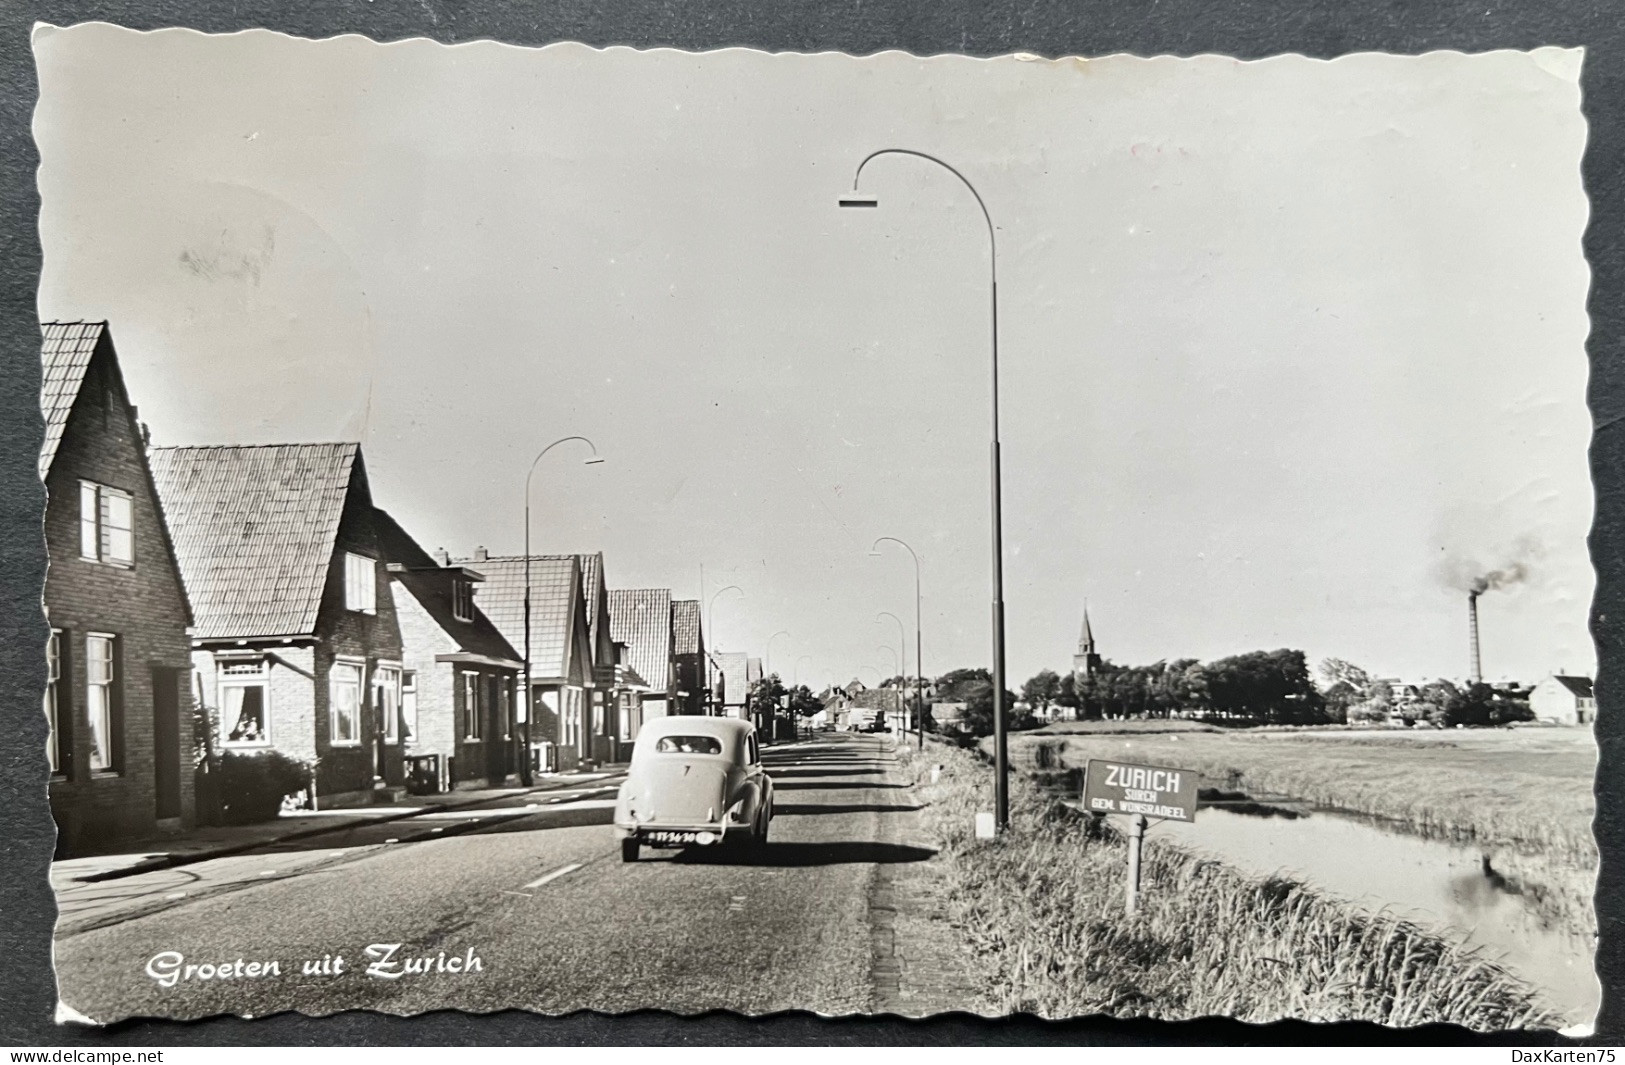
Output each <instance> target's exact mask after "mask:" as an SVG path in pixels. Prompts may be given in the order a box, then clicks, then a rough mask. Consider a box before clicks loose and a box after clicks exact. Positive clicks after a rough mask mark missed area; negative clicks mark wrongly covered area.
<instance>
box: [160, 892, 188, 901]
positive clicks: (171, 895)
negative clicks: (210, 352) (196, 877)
mask: <svg viewBox="0 0 1625 1065" xmlns="http://www.w3.org/2000/svg"><path fill="white" fill-rule="evenodd" d="M185 897H186V892H184V891H171V892H170V893H169V894H167V895H165V896H164V898H166V899H184V898H185Z"/></svg>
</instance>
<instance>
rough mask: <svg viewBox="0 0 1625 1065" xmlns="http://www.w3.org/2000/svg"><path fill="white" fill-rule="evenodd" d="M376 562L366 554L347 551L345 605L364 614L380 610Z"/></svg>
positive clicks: (345, 558) (345, 560)
mask: <svg viewBox="0 0 1625 1065" xmlns="http://www.w3.org/2000/svg"><path fill="white" fill-rule="evenodd" d="M376 569H377V567H376V564H375V563H374V562H373V560H372V559H370V558H368V557H367V556H366V555H357V554H353V553H351V552H345V555H344V607H345V609H346V610H354V611H357V612H358V613H362V614H376V613H377V612H378V575H377V572H376Z"/></svg>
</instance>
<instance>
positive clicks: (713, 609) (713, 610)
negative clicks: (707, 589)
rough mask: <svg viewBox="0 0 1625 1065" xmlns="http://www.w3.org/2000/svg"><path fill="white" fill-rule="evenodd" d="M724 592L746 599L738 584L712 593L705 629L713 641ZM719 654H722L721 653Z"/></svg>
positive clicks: (719, 712) (719, 709) (706, 609)
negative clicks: (718, 605)
mask: <svg viewBox="0 0 1625 1065" xmlns="http://www.w3.org/2000/svg"><path fill="white" fill-rule="evenodd" d="M723 592H738V593H739V596H740V598H744V596H745V590H744V589H743V588H741V587H739V585H737V584H730V585H728V586H726V587H724V588H718V589H717V590H716V591H715V592H714V593H712V595H711V601H710V602H709V603H707V604H706V605H705V627H706V630H707V631H708V632H710V634H711V637H712V639H715V638H716V634H717V629H716V626H715V625H714V624H712V623H713V622H714V621H715V620H716V616H717V599H718V598H720V597H721V595H722V593H723ZM718 653H719V654H720V653H721V652H718ZM723 694H724V695H726V694H727V693H726V692H724V693H723ZM747 694H748V693H747ZM717 713H718V714H719V715H720V714H721V713H722V707H721V706H720V705H719V706H718V707H717Z"/></svg>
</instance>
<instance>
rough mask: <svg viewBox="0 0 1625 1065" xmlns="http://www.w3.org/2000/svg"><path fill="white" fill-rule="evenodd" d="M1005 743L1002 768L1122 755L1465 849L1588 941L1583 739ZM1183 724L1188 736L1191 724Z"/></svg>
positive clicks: (1529, 733) (1321, 736)
mask: <svg viewBox="0 0 1625 1065" xmlns="http://www.w3.org/2000/svg"><path fill="white" fill-rule="evenodd" d="M1076 724H1077V725H1083V726H1095V727H1094V728H1088V727H1085V728H1083V729H1075V730H1073V731H1068V732H1066V733H1053V732H1050V730H1043V731H1041V732H1034V733H1018V734H1016V735H1013V736H1012V737H1011V741H1010V751H1011V762H1012V764H1013V765H1014V766H1016V767H1017V768H1018V769H1019V768H1023V767H1026V768H1031V767H1033V766H1035V765H1036V764H1037V762H1038V761H1039V759H1040V758H1042V760H1043V761H1045V762H1048V763H1050V765H1051V766H1052V767H1055V768H1062V767H1081V766H1083V765H1084V764H1085V763H1086V762H1087V761H1088V759H1090V758H1121V759H1125V760H1133V761H1142V762H1149V763H1153V764H1158V765H1168V766H1177V767H1180V768H1185V769H1191V770H1194V771H1196V772H1198V773H1200V774H1201V775H1202V777H1203V785H1204V786H1206V787H1215V788H1222V789H1226V790H1230V791H1242V792H1246V793H1248V794H1250V795H1255V796H1258V795H1263V794H1268V793H1275V794H1284V795H1290V796H1293V797H1295V798H1300V799H1308V800H1311V801H1314V802H1317V803H1321V804H1323V805H1327V806H1336V807H1339V808H1342V809H1345V810H1352V811H1357V812H1360V813H1366V814H1373V815H1377V816H1380V817H1385V818H1391V819H1393V820H1394V821H1396V822H1398V823H1399V824H1400V825H1402V826H1404V827H1407V828H1409V829H1411V830H1412V831H1416V832H1420V833H1424V834H1428V835H1434V836H1441V837H1445V838H1450V839H1455V840H1459V841H1464V842H1471V843H1474V844H1476V845H1478V846H1481V847H1482V848H1484V850H1485V853H1486V854H1489V855H1492V856H1493V858H1494V861H1495V866H1496V868H1497V869H1498V870H1500V871H1501V872H1503V873H1516V874H1518V875H1519V877H1520V878H1521V879H1523V880H1525V881H1528V882H1530V883H1531V884H1532V885H1534V886H1536V887H1537V888H1538V889H1540V890H1542V891H1544V892H1546V894H1547V896H1548V898H1549V908H1550V910H1551V911H1552V912H1554V913H1561V914H1563V915H1564V917H1565V919H1566V920H1568V921H1569V922H1570V923H1571V924H1574V925H1575V926H1576V927H1578V928H1580V929H1582V930H1594V919H1593V918H1592V916H1591V909H1592V907H1591V898H1592V894H1593V891H1594V886H1595V880H1596V868H1597V849H1596V843H1595V841H1594V840H1593V838H1592V835H1591V819H1592V817H1593V814H1594V811H1595V805H1596V804H1595V800H1594V798H1593V794H1592V778H1593V776H1594V774H1595V772H1596V762H1597V748H1596V743H1595V741H1594V740H1593V738H1592V735H1591V732H1590V730H1588V729H1557V728H1526V729H1481V730H1471V729H1452V730H1445V731H1432V730H1429V731H1417V732H1412V731H1405V732H1396V731H1389V730H1374V731H1368V732H1361V731H1353V730H1311V729H1303V730H1296V731H1264V730H1248V731H1234V730H1229V731H1201V730H1192V729H1189V728H1186V729H1183V730H1177V731H1176V730H1172V729H1158V730H1155V731H1153V730H1151V729H1149V728H1142V729H1141V730H1140V731H1137V732H1136V733H1134V734H1124V733H1123V732H1121V731H1111V730H1112V729H1114V728H1120V727H1121V726H1123V725H1127V724H1133V725H1137V726H1153V725H1167V724H1169V722H1079V723H1076ZM1178 724H1182V725H1188V724H1189V723H1187V722H1180V723H1178Z"/></svg>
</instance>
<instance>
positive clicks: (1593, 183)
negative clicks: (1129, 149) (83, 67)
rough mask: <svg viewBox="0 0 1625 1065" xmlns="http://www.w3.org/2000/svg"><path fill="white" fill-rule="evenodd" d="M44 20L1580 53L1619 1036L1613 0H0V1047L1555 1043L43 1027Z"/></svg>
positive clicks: (1621, 268) (589, 39) (1609, 952)
mask: <svg viewBox="0 0 1625 1065" xmlns="http://www.w3.org/2000/svg"><path fill="white" fill-rule="evenodd" d="M35 20H39V21H45V22H51V23H54V24H56V25H72V24H74V23H76V22H85V21H105V22H112V23H116V24H119V25H122V26H129V27H132V28H135V29H158V28H161V27H165V26H190V27H192V28H194V29H198V30H203V31H206V32H213V33H229V32H232V31H235V30H242V29H249V28H252V27H259V26H263V27H266V28H269V29H273V30H281V31H283V32H286V33H292V34H297V35H299V36H306V37H327V36H332V35H335V34H340V33H362V34H365V35H367V36H369V37H372V38H374V39H377V40H383V41H389V40H397V39H400V38H403V37H416V36H425V37H431V38H434V39H435V40H439V41H444V42H448V43H450V42H457V41H467V40H472V39H478V38H486V37H489V38H495V39H498V40H503V41H508V42H511V43H514V44H527V45H541V44H547V43H549V42H552V41H559V40H573V41H582V42H585V43H587V44H592V45H599V46H607V45H617V44H621V45H633V46H637V47H655V46H661V45H664V46H671V47H677V48H684V49H691V50H704V49H712V48H722V47H727V46H747V47H753V48H761V49H766V50H769V51H805V52H813V51H843V52H848V53H852V54H855V55H866V54H869V53H872V52H877V51H882V50H886V49H900V50H903V51H908V52H913V53H916V54H922V55H930V54H934V53H938V52H962V53H968V54H971V55H982V56H989V55H999V54H1003V53H1008V52H1014V51H1026V52H1033V53H1037V54H1040V55H1045V56H1061V55H1083V56H1099V55H1106V54H1111V53H1114V52H1132V53H1136V54H1139V55H1154V54H1173V55H1181V56H1189V55H1196V54H1200V53H1206V52H1218V53H1224V54H1228V55H1233V56H1238V57H1241V58H1248V59H1251V58H1258V57H1261V56H1268V55H1274V54H1277V53H1282V52H1301V53H1303V54H1305V55H1310V56H1315V57H1318V58H1332V57H1334V56H1337V55H1340V54H1343V53H1347V52H1359V51H1387V52H1398V53H1413V54H1414V53H1419V52H1426V51H1431V50H1435V49H1456V50H1460V51H1466V52H1479V51H1488V50H1492V49H1497V48H1518V49H1527V48H1534V47H1538V46H1540V45H1547V44H1552V45H1564V46H1569V47H1573V46H1584V47H1585V48H1586V49H1587V53H1586V60H1585V66H1584V71H1583V74H1582V78H1581V88H1582V90H1583V93H1584V110H1585V116H1586V119H1587V121H1588V122H1589V124H1590V140H1589V143H1588V145H1587V148H1586V155H1585V162H1584V177H1585V185H1586V190H1587V193H1588V194H1589V196H1590V198H1591V207H1592V215H1591V220H1590V226H1589V229H1588V231H1587V234H1586V239H1585V252H1586V257H1587V259H1588V260H1589V261H1590V264H1591V270H1592V290H1591V293H1590V295H1589V298H1588V303H1587V306H1588V309H1589V311H1590V314H1591V323H1592V333H1591V337H1590V340H1589V342H1588V344H1587V349H1588V352H1589V355H1590V360H1591V385H1590V392H1589V399H1590V403H1591V410H1592V415H1593V418H1594V421H1595V427H1596V428H1595V436H1594V439H1593V443H1592V448H1591V465H1592V475H1593V478H1594V481H1595V483H1596V487H1597V500H1596V507H1597V509H1596V519H1595V525H1594V526H1593V529H1592V533H1591V540H1590V543H1591V552H1592V559H1593V561H1594V562H1595V564H1596V566H1597V573H1598V590H1597V599H1596V602H1595V604H1594V605H1593V609H1592V631H1593V633H1594V634H1595V637H1596V639H1597V642H1598V647H1599V655H1600V659H1601V675H1600V677H1599V678H1598V688H1599V694H1598V699H1599V703H1600V705H1601V707H1602V711H1601V718H1600V720H1599V722H1598V724H1597V740H1598V743H1599V745H1600V747H1601V750H1602V768H1601V771H1600V772H1599V774H1598V777H1599V780H1598V787H1597V822H1596V826H1597V836H1598V840H1599V843H1600V844H1601V846H1602V849H1603V865H1602V874H1601V882H1602V883H1603V884H1604V885H1606V887H1605V888H1603V889H1602V890H1600V891H1599V895H1598V899H1597V916H1598V920H1599V926H1600V929H1601V946H1600V949H1599V955H1598V969H1599V972H1600V975H1601V978H1602V981H1603V986H1604V1001H1603V1011H1602V1015H1601V1017H1600V1018H1599V1020H1598V1027H1597V1031H1598V1035H1597V1037H1596V1038H1595V1039H1594V1040H1590V1041H1591V1042H1601V1043H1619V1042H1621V1041H1622V1037H1625V1014H1622V1012H1621V1003H1620V999H1619V990H1620V987H1621V985H1622V984H1625V951H1622V943H1625V940H1622V931H1625V929H1622V926H1621V919H1622V916H1625V893H1622V892H1621V891H1620V890H1619V888H1620V885H1621V881H1622V879H1625V869H1622V868H1621V864H1620V863H1621V831H1622V825H1621V813H1622V808H1625V788H1622V786H1621V785H1622V781H1621V776H1620V769H1621V750H1620V746H1621V737H1622V736H1625V676H1622V668H1621V667H1622V664H1625V663H1622V659H1621V654H1620V641H1621V635H1622V625H1621V620H1616V619H1625V600H1622V595H1625V551H1622V550H1621V548H1622V544H1625V487H1622V486H1621V483H1620V476H1619V471H1620V470H1621V468H1622V466H1625V427H1622V426H1620V425H1619V424H1618V423H1619V422H1620V420H1621V412H1622V411H1625V366H1622V365H1621V360H1620V357H1619V354H1620V347H1621V344H1622V343H1625V330H1622V324H1625V323H1622V317H1625V307H1622V305H1621V297H1622V295H1625V263H1622V261H1621V254H1620V235H1621V230H1622V228H1625V192H1622V189H1621V180H1622V175H1625V158H1622V154H1625V153H1622V147H1625V93H1622V92H1621V81H1622V78H1625V5H1620V4H1618V3H1617V2H1611V0H1590V2H1587V0H1574V2H1562V0H1531V2H1523V3H1512V2H1508V0H1436V2H1429V3H1406V2H1403V0H1367V2H1364V3H1357V4H1356V3H1349V2H1348V0H1301V2H1292V0H1239V2H1238V0H1084V2H1076V3H1066V2H1063V0H1047V2H1037V3H1002V2H994V0H834V2H829V3H821V2H809V0H761V2H747V0H720V2H716V3H707V4H701V3H698V2H690V3H683V2H679V0H611V2H607V3H600V2H596V0H593V2H589V0H567V2H560V3H547V2H545V0H528V2H517V0H501V2H483V3H477V4H476V3H462V2H455V0H417V2H415V3H405V2H395V0H331V2H324V0H304V2H286V0H285V2H273V0H160V2H147V3H142V2H139V0H100V2H97V0H61V2H57V0H43V2H38V3H30V2H28V0H8V2H4V3H0V79H3V84H4V90H3V92H0V301H3V302H0V307H3V308H4V310H3V314H0V381H3V382H4V385H5V387H4V389H3V391H0V441H3V446H0V708H3V709H0V713H3V717H0V724H3V727H0V885H3V888H0V1003H3V1005H0V1044H9V1045H12V1046H19V1045H22V1046H27V1045H36V1046H38V1045H45V1046H68V1045H87V1046H94V1045H109V1044H111V1045H123V1044H128V1045H141V1044H153V1045H159V1046H164V1045H184V1044H197V1045H215V1044H231V1043H256V1044H308V1045H328V1044H371V1045H377V1044H384V1045H390V1044H400V1043H426V1044H448V1045H471V1044H492V1045H525V1044H537V1043H541V1044H567V1045H569V1044H575V1045H582V1044H586V1045H591V1044H607V1043H675V1044H712V1043H725V1044H757V1045H771V1044H827V1045H839V1044H857V1045H886V1044H916V1045H917V1044H935V1045H948V1046H963V1045H972V1044H980V1043H989V1044H1027V1043H1083V1044H1093V1045H1099V1046H1114V1045H1117V1046H1120V1045H1133V1044H1144V1043H1164V1044H1170V1043H1171V1044H1214V1043H1218V1044H1305V1043H1334V1044H1350V1043H1401V1044H1417V1043H1483V1044H1487V1045H1488V1044H1496V1043H1502V1044H1514V1045H1523V1046H1529V1045H1533V1044H1548V1045H1549V1044H1559V1045H1561V1044H1563V1043H1565V1042H1566V1041H1564V1040H1560V1039H1559V1038H1558V1037H1556V1036H1555V1035H1551V1034H1545V1035H1530V1034H1524V1035H1505V1036H1475V1035H1473V1034H1472V1033H1469V1032H1467V1031H1465V1030H1462V1029H1456V1028H1449V1027H1443V1026H1440V1027H1436V1028H1424V1029H1412V1030H1409V1031H1403V1032H1393V1031H1390V1030H1387V1029H1383V1028H1380V1027H1376V1026H1372V1025H1336V1026H1328V1025H1311V1024H1303V1023H1282V1024H1275V1025H1267V1026H1255V1025H1245V1024H1239V1023H1236V1022H1233V1021H1225V1020H1209V1021H1196V1022H1189V1023H1181V1024H1158V1023H1154V1022H1137V1021H1135V1022H1129V1021H1112V1020H1106V1019H1100V1018H1088V1019H1082V1020H1077V1021H1069V1022H1045V1021H1041V1020H1037V1019H1034V1018H1031V1017H1020V1016H1018V1017H1012V1018H1006V1019H1002V1020H991V1021H989V1020H981V1019H978V1018H973V1017H967V1016H950V1017H945V1018H939V1019H934V1020H931V1021H926V1022H911V1021H903V1020H898V1019H896V1018H854V1019H846V1020H828V1019H823V1018H819V1017H815V1016H812V1015H809V1014H782V1015H778V1016H775V1017H769V1018H763V1019H757V1020H749V1019H745V1018H742V1017H738V1016H734V1015H730V1014H709V1015H706V1016H703V1017H695V1018H684V1017H676V1016H673V1015H670V1014H663V1013H659V1012H646V1013H638V1014H632V1015H628V1016H622V1017H606V1016H601V1015H594V1014H575V1015H571V1016H566V1017H544V1016H536V1015H531V1014H526V1013H522V1012H508V1013H501V1014H492V1015H488V1016H472V1015H468V1014H462V1013H455V1012H445V1013H436V1014H429V1015H424V1016H421V1017H418V1018H412V1019H403V1018H395V1017H385V1016H380V1015H376V1014H366V1013H351V1014H344V1015H340V1016H337V1017H331V1018H324V1019H312V1018H307V1017H302V1016H296V1015H284V1016H278V1017H271V1018H265V1019H261V1020H254V1021H242V1020H237V1019H220V1020H214V1021H205V1022H200V1023H195V1024H175V1023H169V1022H159V1021H134V1022H126V1023H123V1024H119V1025H116V1026H113V1027H111V1028H108V1029H101V1030H96V1029H86V1028H82V1027H77V1026H65V1027H58V1026H57V1025H55V1024H54V1023H53V1014H54V1011H55V1004H56V989H55V983H54V979H53V976H52V971H51V927H52V923H53V921H54V920H55V912H56V911H55V905H54V902H53V900H52V896H51V891H50V888H49V886H48V884H47V880H46V871H47V868H48V865H49V862H50V857H51V849H52V843H53V828H52V824H51V819H50V812H49V809H48V807H47V805H46V801H45V787H44V784H45V759H44V739H45V726H44V720H43V718H42V717H41V715H40V714H39V711H38V707H39V692H40V690H41V689H42V687H43V685H44V651H43V648H44V644H45V636H46V628H45V622H44V619H43V617H42V615H41V613H40V607H39V590H40V587H41V582H42V580H43V578H44V566H45V556H44V545H43V541H42V538H41V534H40V529H39V514H40V508H41V507H42V505H43V499H44V497H43V492H42V491H41V488H40V484H39V480H38V476H37V473H36V470H37V462H36V456H37V455H38V454H39V448H40V440H41V436H42V432H43V427H42V423H41V420H40V415H39V406H38V394H39V325H38V319H37V312H36V307H35V290H36V285H37V280H38V274H39V266H40V246H39V234H38V225H37V218H38V210H39V196H38V189H37V186H36V182H35V169H36V167H37V166H38V157H37V155H36V154H35V150H34V144H33V140H32V138H31V136H30V133H29V124H30V121H31V119H32V114H33V107H34V102H35V99H36V92H37V86H36V81H35V77H34V66H33V59H32V56H31V54H30V51H29V41H28V33H29V28H30V26H31V24H32V23H33V22H34V21H35Z"/></svg>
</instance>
